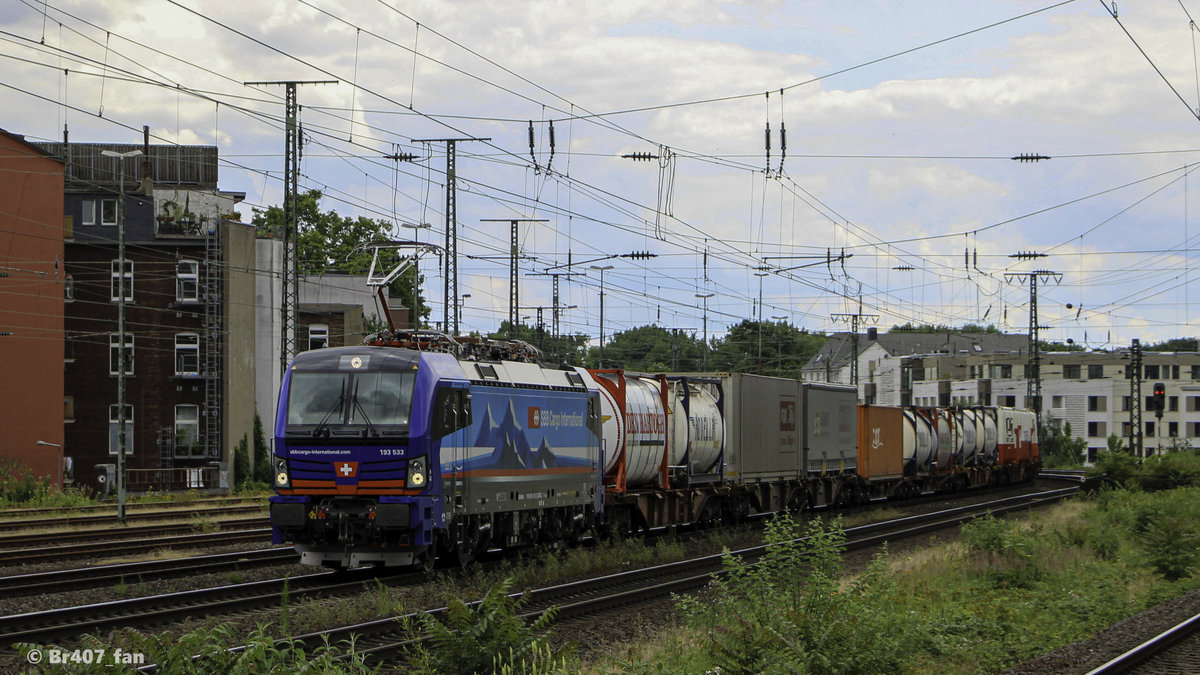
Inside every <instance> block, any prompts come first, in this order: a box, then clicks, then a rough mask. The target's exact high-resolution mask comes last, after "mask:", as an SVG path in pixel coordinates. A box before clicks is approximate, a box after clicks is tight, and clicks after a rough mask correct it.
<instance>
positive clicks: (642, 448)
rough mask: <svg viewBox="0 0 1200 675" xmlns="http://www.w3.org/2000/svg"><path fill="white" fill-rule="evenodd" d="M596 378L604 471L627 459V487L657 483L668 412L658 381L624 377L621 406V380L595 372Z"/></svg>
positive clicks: (609, 471)
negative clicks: (618, 400) (601, 424)
mask: <svg viewBox="0 0 1200 675" xmlns="http://www.w3.org/2000/svg"><path fill="white" fill-rule="evenodd" d="M593 379H594V380H595V381H596V382H597V383H598V384H599V386H600V401H601V408H602V410H601V415H602V420H603V433H604V470H605V473H611V472H612V471H614V470H616V469H617V467H618V465H619V464H620V463H621V462H624V464H625V484H626V486H628V487H635V486H639V485H648V484H654V483H656V482H657V481H658V480H659V477H660V475H661V470H662V463H663V455H664V453H665V452H666V450H667V448H666V430H667V415H666V411H665V410H663V405H662V399H661V398H660V397H659V388H660V384H659V382H658V380H654V379H650V378H641V377H629V376H627V377H625V378H624V382H625V387H624V398H625V407H624V409H622V408H621V406H620V405H619V404H618V402H617V396H618V395H619V394H620V385H619V382H618V379H617V378H616V377H613V376H611V375H607V374H596V375H595V376H594V377H593Z"/></svg>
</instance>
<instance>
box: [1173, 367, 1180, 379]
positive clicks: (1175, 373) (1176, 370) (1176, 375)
mask: <svg viewBox="0 0 1200 675" xmlns="http://www.w3.org/2000/svg"><path fill="white" fill-rule="evenodd" d="M1171 379H1172V380H1178V379H1179V366H1178V365H1174V366H1171Z"/></svg>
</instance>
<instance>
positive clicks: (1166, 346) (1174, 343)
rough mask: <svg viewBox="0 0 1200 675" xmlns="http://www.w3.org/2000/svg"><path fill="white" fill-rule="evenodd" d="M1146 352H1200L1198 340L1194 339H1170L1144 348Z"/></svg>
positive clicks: (1199, 341)
mask: <svg viewBox="0 0 1200 675" xmlns="http://www.w3.org/2000/svg"><path fill="white" fill-rule="evenodd" d="M1145 350H1146V351H1148V352H1200V340H1197V339H1196V338H1194V337H1186V338H1172V339H1170V340H1167V341H1165V342H1159V343H1158V344H1153V345H1149V346H1147V347H1145Z"/></svg>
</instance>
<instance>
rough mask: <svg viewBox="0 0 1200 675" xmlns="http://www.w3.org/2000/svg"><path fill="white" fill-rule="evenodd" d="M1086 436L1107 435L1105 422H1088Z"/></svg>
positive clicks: (1102, 436)
mask: <svg viewBox="0 0 1200 675" xmlns="http://www.w3.org/2000/svg"><path fill="white" fill-rule="evenodd" d="M1087 425H1088V431H1087V434H1088V437H1089V438H1104V437H1105V436H1108V433H1107V432H1108V429H1107V426H1108V425H1107V424H1105V423H1104V422H1088V423H1087Z"/></svg>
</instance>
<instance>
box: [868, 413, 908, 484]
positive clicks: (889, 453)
mask: <svg viewBox="0 0 1200 675" xmlns="http://www.w3.org/2000/svg"><path fill="white" fill-rule="evenodd" d="M908 426H909V425H908V422H907V421H906V420H905V419H904V409H903V408H891V407H884V406H874V405H860V406H858V473H859V475H861V476H862V477H863V478H866V479H868V480H880V479H884V478H899V477H900V476H902V475H903V474H904V443H905V429H906V428H907V427H908Z"/></svg>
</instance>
